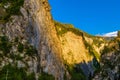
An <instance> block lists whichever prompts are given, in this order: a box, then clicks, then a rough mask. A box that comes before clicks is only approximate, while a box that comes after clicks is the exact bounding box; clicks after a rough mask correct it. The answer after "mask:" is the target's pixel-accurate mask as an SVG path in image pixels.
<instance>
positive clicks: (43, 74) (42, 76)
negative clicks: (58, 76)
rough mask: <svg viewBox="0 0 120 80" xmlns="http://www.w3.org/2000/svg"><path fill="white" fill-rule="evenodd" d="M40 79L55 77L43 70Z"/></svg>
mask: <svg viewBox="0 0 120 80" xmlns="http://www.w3.org/2000/svg"><path fill="white" fill-rule="evenodd" d="M38 80H55V78H54V77H53V76H52V75H49V74H47V73H44V72H42V73H41V74H40V76H39V79H38Z"/></svg>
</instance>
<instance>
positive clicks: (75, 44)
mask: <svg viewBox="0 0 120 80" xmlns="http://www.w3.org/2000/svg"><path fill="white" fill-rule="evenodd" d="M0 9H1V11H0V79H3V80H4V79H6V80H10V79H12V80H13V79H15V80H48V79H50V80H90V79H92V78H93V79H95V80H97V79H98V78H102V79H103V78H104V76H101V75H102V74H101V73H99V72H100V70H101V69H102V72H103V73H105V70H104V66H103V64H106V63H104V61H103V60H104V59H105V60H106V58H107V56H106V54H103V53H108V52H105V48H106V47H108V46H110V45H112V43H116V44H114V46H118V44H119V40H118V39H119V38H118V39H117V40H116V39H115V41H117V42H110V41H111V40H113V39H114V38H112V39H111V40H106V38H104V37H98V36H92V35H89V34H88V33H85V32H83V31H81V30H78V29H76V28H74V27H73V25H71V24H62V23H59V22H57V21H54V20H53V19H52V16H51V13H50V5H49V3H48V0H8V1H7V0H4V1H1V3H0ZM111 47H112V46H111ZM116 51H117V55H119V47H117V48H115V49H114V51H110V52H109V53H110V54H111V52H112V53H113V54H114V53H115V52H116ZM109 53H108V54H107V55H109ZM115 55H116V54H115ZM114 57H115V56H114ZM115 58H116V57H115ZM118 59H119V58H117V60H116V61H117V62H118V61H119V60H118ZM109 60H111V59H109ZM116 61H114V62H116ZM112 62H113V60H112V61H111V63H112ZM111 63H110V64H111ZM118 64H119V62H118V63H117V64H115V65H116V66H118ZM117 68H119V66H118V67H117ZM115 69H116V68H115ZM112 70H113V71H114V69H112ZM118 72H119V71H117V72H116V74H118ZM11 74H12V75H11ZM16 74H17V75H16ZM97 74H98V75H97ZM110 75H111V74H110ZM110 75H107V74H106V76H107V79H108V76H110ZM96 76H97V77H96ZM114 77H115V76H114ZM118 77H119V75H118ZM110 79H112V80H114V79H113V78H111V77H110Z"/></svg>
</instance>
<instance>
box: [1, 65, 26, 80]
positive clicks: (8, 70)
mask: <svg viewBox="0 0 120 80" xmlns="http://www.w3.org/2000/svg"><path fill="white" fill-rule="evenodd" d="M6 78H7V80H26V78H27V74H26V72H25V70H24V68H17V67H15V66H12V65H10V64H9V65H6V66H4V67H3V68H2V70H1V71H0V80H6Z"/></svg>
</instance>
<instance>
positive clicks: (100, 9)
mask: <svg viewBox="0 0 120 80" xmlns="http://www.w3.org/2000/svg"><path fill="white" fill-rule="evenodd" d="M48 1H49V3H50V5H51V9H52V10H51V13H52V16H53V18H54V19H55V20H57V21H59V22H62V23H71V24H73V25H74V26H75V27H76V28H79V29H81V30H83V31H85V32H88V33H90V34H93V35H96V34H103V33H108V32H113V31H116V30H120V0H48Z"/></svg>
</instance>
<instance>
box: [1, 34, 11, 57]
mask: <svg viewBox="0 0 120 80" xmlns="http://www.w3.org/2000/svg"><path fill="white" fill-rule="evenodd" d="M11 47H12V45H11V43H10V42H9V40H8V38H7V36H0V50H1V51H2V52H3V53H4V54H5V55H6V54H7V53H10V49H11Z"/></svg>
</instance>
